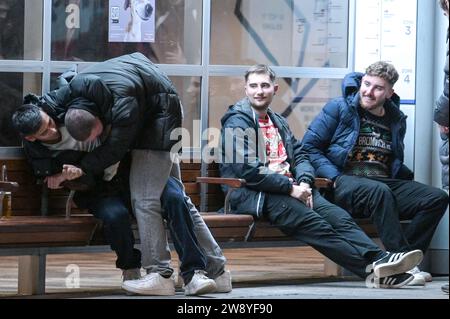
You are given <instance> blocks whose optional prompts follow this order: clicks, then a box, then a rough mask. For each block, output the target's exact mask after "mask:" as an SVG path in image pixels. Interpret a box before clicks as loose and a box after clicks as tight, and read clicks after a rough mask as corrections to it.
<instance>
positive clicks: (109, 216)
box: [101, 206, 130, 226]
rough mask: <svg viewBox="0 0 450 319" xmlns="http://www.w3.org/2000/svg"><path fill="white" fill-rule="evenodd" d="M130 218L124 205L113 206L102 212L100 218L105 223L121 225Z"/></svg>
mask: <svg viewBox="0 0 450 319" xmlns="http://www.w3.org/2000/svg"><path fill="white" fill-rule="evenodd" d="M129 218H130V214H129V211H128V209H127V208H126V207H124V206H113V207H111V208H109V209H108V210H106V211H105V213H104V214H102V216H101V219H102V221H103V222H104V223H105V224H109V225H111V226H113V225H121V224H124V223H128V222H129Z"/></svg>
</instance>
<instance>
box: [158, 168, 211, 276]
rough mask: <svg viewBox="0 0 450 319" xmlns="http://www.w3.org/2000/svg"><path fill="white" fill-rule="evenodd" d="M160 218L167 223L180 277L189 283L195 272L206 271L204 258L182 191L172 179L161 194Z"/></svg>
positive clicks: (171, 178) (170, 178) (172, 178)
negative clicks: (178, 265) (175, 252)
mask: <svg viewBox="0 0 450 319" xmlns="http://www.w3.org/2000/svg"><path fill="white" fill-rule="evenodd" d="M162 198H163V200H162V201H161V206H162V209H163V210H162V216H163V218H164V219H165V220H166V221H167V226H168V228H169V231H170V236H171V238H172V241H173V245H174V246H175V250H176V251H177V254H178V257H179V259H180V264H181V265H180V270H181V276H182V277H183V280H184V282H185V283H189V282H190V281H191V279H192V276H193V275H194V271H195V270H205V269H206V258H205V256H204V254H203V251H202V249H201V248H200V245H199V243H198V240H197V237H196V236H195V233H194V222H193V220H192V217H191V213H190V209H189V206H188V205H187V203H186V201H185V200H184V192H183V189H182V188H180V187H179V185H178V183H177V181H176V179H175V178H174V177H169V179H168V181H167V184H166V187H165V188H164V191H163V194H162Z"/></svg>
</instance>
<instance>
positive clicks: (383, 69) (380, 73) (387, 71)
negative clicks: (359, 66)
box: [366, 61, 399, 86]
mask: <svg viewBox="0 0 450 319" xmlns="http://www.w3.org/2000/svg"><path fill="white" fill-rule="evenodd" d="M366 74H367V75H370V76H377V77H379V78H382V79H384V80H386V81H388V82H389V83H390V84H391V85H392V86H394V84H395V82H397V80H398V77H399V75H398V72H397V70H396V69H395V67H394V66H393V65H392V64H390V63H387V62H384V61H378V62H375V63H372V64H371V65H369V67H368V68H367V69H366Z"/></svg>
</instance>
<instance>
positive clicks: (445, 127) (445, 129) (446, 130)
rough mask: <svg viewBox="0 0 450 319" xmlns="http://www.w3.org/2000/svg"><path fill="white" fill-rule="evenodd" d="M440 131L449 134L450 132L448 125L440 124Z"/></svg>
mask: <svg viewBox="0 0 450 319" xmlns="http://www.w3.org/2000/svg"><path fill="white" fill-rule="evenodd" d="M439 131H440V132H441V133H443V134H448V132H449V129H448V126H442V125H439Z"/></svg>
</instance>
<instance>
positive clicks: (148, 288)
mask: <svg viewBox="0 0 450 319" xmlns="http://www.w3.org/2000/svg"><path fill="white" fill-rule="evenodd" d="M122 288H123V289H124V290H126V291H128V292H132V293H135V294H139V295H151V296H173V295H175V283H174V281H173V279H172V277H170V278H164V277H163V276H161V275H160V274H158V273H155V272H152V273H150V274H147V275H145V276H144V277H142V278H141V279H138V280H126V281H124V282H123V283H122Z"/></svg>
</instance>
